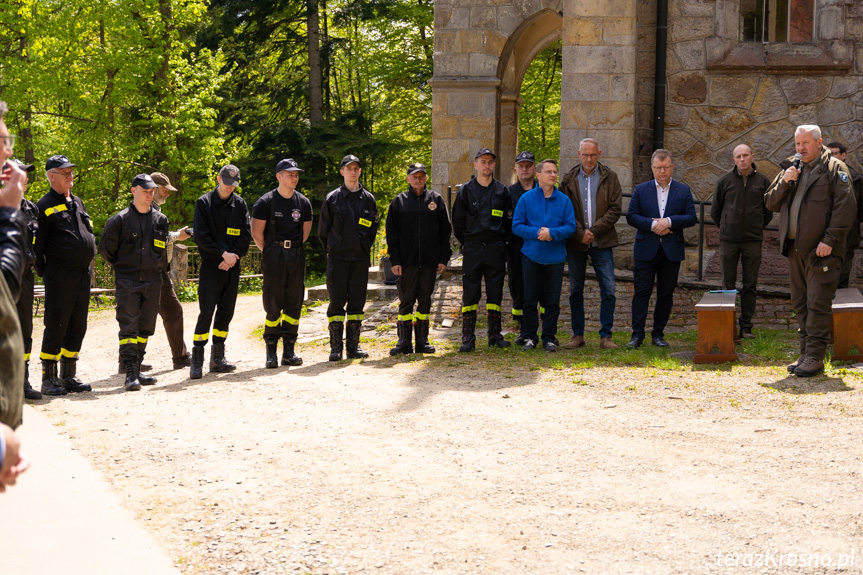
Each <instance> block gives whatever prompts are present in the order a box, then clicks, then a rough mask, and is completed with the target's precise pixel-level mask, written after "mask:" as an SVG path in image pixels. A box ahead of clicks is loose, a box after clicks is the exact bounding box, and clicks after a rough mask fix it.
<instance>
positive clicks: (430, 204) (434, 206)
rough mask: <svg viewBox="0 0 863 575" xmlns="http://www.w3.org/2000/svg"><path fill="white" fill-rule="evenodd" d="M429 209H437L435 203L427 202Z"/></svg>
mask: <svg viewBox="0 0 863 575" xmlns="http://www.w3.org/2000/svg"><path fill="white" fill-rule="evenodd" d="M429 209H430V210H432V211H434V210H436V209H437V204H436V203H434V202H429Z"/></svg>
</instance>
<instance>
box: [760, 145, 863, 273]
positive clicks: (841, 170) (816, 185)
mask: <svg viewBox="0 0 863 575" xmlns="http://www.w3.org/2000/svg"><path fill="white" fill-rule="evenodd" d="M792 159H793V158H792ZM784 175H785V170H783V171H781V172H779V175H777V176H776V178H774V180H773V182H772V183H771V184H770V187H769V188H768V189H767V193H766V194H765V195H764V203H765V205H766V206H767V208H768V209H770V210H771V211H773V212H779V245H780V246H781V248H782V255H786V256H787V255H788V254H787V253H786V251H785V240H786V238H787V237H788V214H789V212H790V210H791V194H790V193H789V192H790V191H791V190H792V189H793V186H791V185H789V184H788V183H786V182H784V181H782V177H783V176H784ZM796 193H798V194H804V196H803V201H802V203H801V205H800V212H799V215H798V221H797V240H796V244H795V245H796V247H797V249H798V250H800V251H801V252H811V251H815V248H817V247H818V243H819V242H824V243H825V244H827V245H828V246H830V247H831V248H833V251H832V253H831V254H830V255H831V256H835V257H837V258H839V259H845V241H846V238H847V237H848V231H849V230H850V229H851V226H852V225H854V220H855V218H856V214H857V201H856V200H855V199H854V193H853V192H852V190H851V175H850V173H849V172H848V167H847V166H845V163H844V162H842V161H841V160H837V159H836V158H834V157H832V156H831V155H830V150H829V149H827V148H826V147H824V146H822V147H821V163H820V164H819V166H818V167H817V168H816V171H815V172H814V173H812V174H810V176H809V181H808V183H807V185H806V188H805V189H800V190H797V192H796Z"/></svg>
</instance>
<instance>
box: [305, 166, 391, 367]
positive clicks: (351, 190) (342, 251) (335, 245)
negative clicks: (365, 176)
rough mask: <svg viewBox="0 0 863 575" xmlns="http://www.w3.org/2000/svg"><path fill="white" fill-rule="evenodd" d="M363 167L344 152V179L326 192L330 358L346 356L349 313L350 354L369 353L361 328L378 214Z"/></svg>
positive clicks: (322, 228)
mask: <svg viewBox="0 0 863 575" xmlns="http://www.w3.org/2000/svg"><path fill="white" fill-rule="evenodd" d="M361 172H362V165H361V164H360V160H359V158H357V157H356V156H354V155H351V154H348V155H347V156H345V157H344V158H342V161H341V164H340V165H339V173H340V174H341V175H342V178H343V179H344V183H343V184H342V185H341V186H339V187H338V188H336V189H335V190H333V191H331V192H330V193H329V194H327V198H326V199H325V200H324V205H323V206H322V207H321V219H320V221H319V222H318V238H319V239H320V240H321V243H322V244H323V245H324V247H326V248H327V291H328V292H329V295H330V305H329V307H328V308H327V319H328V320H329V328H330V361H339V360H340V359H342V334H343V329H344V320H345V319H347V322H348V325H347V334H346V336H347V337H346V341H345V344H346V345H345V347H346V348H347V356H348V359H354V358H359V359H362V358H364V357H368V356H369V354H368V353H366V352H365V351H363V350H362V349H361V348H360V331H361V329H362V322H363V308H364V307H365V305H366V288H367V287H368V283H369V265H371V250H372V246H373V245H374V243H375V235H376V234H377V231H378V226H379V225H380V217H379V216H378V208H377V205H376V204H375V197H374V196H373V195H372V193H371V192H370V191H368V190H367V189H366V188H365V187H363V185H362V184H361V183H360V173H361ZM346 304H347V314H346V313H345V305H346Z"/></svg>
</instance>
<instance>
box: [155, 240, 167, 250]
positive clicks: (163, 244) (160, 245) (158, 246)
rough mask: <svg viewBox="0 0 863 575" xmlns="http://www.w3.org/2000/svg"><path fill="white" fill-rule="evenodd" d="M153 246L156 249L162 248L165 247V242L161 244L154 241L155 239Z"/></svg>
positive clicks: (159, 241)
mask: <svg viewBox="0 0 863 575" xmlns="http://www.w3.org/2000/svg"><path fill="white" fill-rule="evenodd" d="M153 245H154V246H156V247H157V248H164V247H165V242H163V241H162V240H156V239H154V240H153Z"/></svg>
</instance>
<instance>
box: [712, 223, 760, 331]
mask: <svg viewBox="0 0 863 575" xmlns="http://www.w3.org/2000/svg"><path fill="white" fill-rule="evenodd" d="M719 261H720V266H721V267H722V289H734V287H735V285H736V284H737V262H738V261H740V262H742V265H743V289H741V290H740V328H741V329H752V316H754V315H755V289H756V287H757V286H758V270H759V269H761V242H726V241H722V240H720V242H719Z"/></svg>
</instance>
